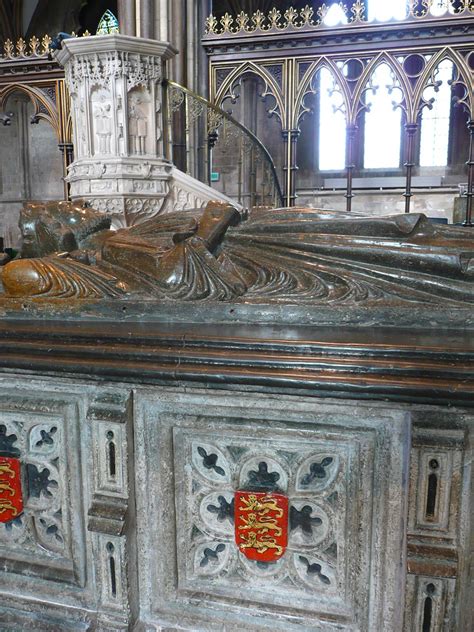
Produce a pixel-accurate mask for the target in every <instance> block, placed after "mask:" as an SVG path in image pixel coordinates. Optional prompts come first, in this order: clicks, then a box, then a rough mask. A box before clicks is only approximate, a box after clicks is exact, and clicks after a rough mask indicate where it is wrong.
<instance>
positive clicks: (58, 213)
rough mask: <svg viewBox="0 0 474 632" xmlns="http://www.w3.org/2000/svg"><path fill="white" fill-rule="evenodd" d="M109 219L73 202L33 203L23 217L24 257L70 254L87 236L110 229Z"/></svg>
mask: <svg viewBox="0 0 474 632" xmlns="http://www.w3.org/2000/svg"><path fill="white" fill-rule="evenodd" d="M109 225H110V220H108V219H107V218H104V216H103V215H102V214H101V213H99V212H98V211H95V210H94V209H90V208H84V207H83V206H82V205H80V204H74V203H71V202H52V203H46V204H44V203H43V204H41V203H30V204H28V205H26V206H25V208H24V209H23V210H22V212H21V215H20V222H19V226H20V231H21V235H22V240H23V246H22V257H23V258H35V257H43V256H45V255H49V254H52V253H55V252H65V251H67V252H71V251H72V250H75V249H76V248H78V246H79V243H80V241H81V240H82V239H84V238H85V237H87V236H89V235H91V234H92V233H94V232H97V231H99V230H101V229H104V228H108V226H109Z"/></svg>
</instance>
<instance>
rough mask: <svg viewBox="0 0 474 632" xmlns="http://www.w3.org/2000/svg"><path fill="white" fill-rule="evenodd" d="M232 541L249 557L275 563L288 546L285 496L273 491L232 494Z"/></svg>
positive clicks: (286, 499) (286, 501)
mask: <svg viewBox="0 0 474 632" xmlns="http://www.w3.org/2000/svg"><path fill="white" fill-rule="evenodd" d="M234 523H235V541H236V544H237V546H238V547H239V550H240V551H241V552H242V553H243V554H244V555H245V556H246V557H248V558H249V559H250V560H257V561H259V562H275V561H276V560H279V559H280V557H281V556H282V555H283V553H284V552H285V549H286V547H287V545H288V498H287V497H286V496H284V495H283V494H276V493H273V492H246V491H238V492H235V495H234Z"/></svg>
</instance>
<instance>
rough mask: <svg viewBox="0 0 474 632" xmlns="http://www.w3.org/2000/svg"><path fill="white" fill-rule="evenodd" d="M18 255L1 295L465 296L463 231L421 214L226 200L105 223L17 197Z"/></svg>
mask: <svg viewBox="0 0 474 632" xmlns="http://www.w3.org/2000/svg"><path fill="white" fill-rule="evenodd" d="M20 229H21V232H22V236H23V248H22V252H21V258H19V259H16V260H15V261H12V262H8V263H7V264H6V265H5V266H4V267H3V268H2V282H3V288H4V290H3V292H4V294H3V298H4V300H8V298H15V297H34V298H35V299H41V300H44V301H47V300H48V299H58V298H61V299H64V300H69V301H72V300H77V299H102V298H111V297H117V298H119V297H121V298H125V299H126V298H130V299H137V298H140V297H149V298H154V299H160V300H163V301H232V302H243V303H263V304H272V303H287V304H298V303H302V304H329V305H332V304H334V305H351V304H363V305H377V304H385V305H391V304H393V305H397V304H406V303H413V302H416V303H428V304H452V305H457V306H460V305H462V304H464V303H466V302H469V303H472V302H473V301H474V291H473V284H472V280H473V275H474V263H473V262H474V247H473V241H472V237H471V235H470V233H469V232H467V231H466V230H465V229H463V228H457V227H452V226H441V225H434V224H431V223H430V222H429V221H428V219H427V218H426V217H425V216H424V215H422V214H408V215H393V216H388V217H378V218H374V217H363V216H358V215H355V214H347V213H340V212H336V211H326V210H317V209H311V208H279V209H255V210H253V211H252V212H251V213H250V214H249V215H248V216H245V215H241V214H240V213H239V212H238V211H237V210H236V209H235V208H233V207H232V206H231V205H226V204H220V203H209V204H208V205H207V207H206V208H205V209H204V210H192V211H184V212H178V213H169V214H166V215H162V216H158V217H156V218H153V219H151V220H149V221H146V222H143V223H142V224H139V225H137V226H133V227H131V228H125V229H120V230H117V231H113V230H110V222H109V220H108V219H107V218H105V217H104V215H103V214H101V213H99V212H98V211H95V210H94V209H91V208H87V207H85V206H84V205H83V204H81V203H80V202H76V203H71V202H48V203H35V204H26V205H25V208H24V209H23V211H22V214H21V218H20Z"/></svg>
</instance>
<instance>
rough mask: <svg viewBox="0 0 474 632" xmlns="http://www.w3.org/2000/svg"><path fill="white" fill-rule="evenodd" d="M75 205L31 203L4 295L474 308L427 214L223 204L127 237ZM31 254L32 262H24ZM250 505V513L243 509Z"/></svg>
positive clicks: (446, 239) (458, 244)
mask: <svg viewBox="0 0 474 632" xmlns="http://www.w3.org/2000/svg"><path fill="white" fill-rule="evenodd" d="M109 227H110V219H107V218H106V217H104V216H103V215H102V214H101V213H99V212H97V211H94V210H93V209H88V208H82V207H81V205H80V204H77V203H76V204H71V203H68V202H59V203H58V202H56V203H55V202H50V203H45V204H29V205H27V206H26V207H25V209H24V210H23V212H22V215H21V219H20V229H21V232H22V235H23V250H22V259H20V260H17V261H13V262H11V263H8V264H7V265H6V266H5V267H4V268H3V269H2V270H3V272H2V281H3V286H4V290H5V294H6V295H7V296H37V297H43V298H48V297H69V298H73V297H75V298H88V297H103V296H127V297H131V298H133V297H138V296H149V297H154V298H159V299H163V300H170V299H171V300H215V301H231V300H232V301H240V302H245V303H307V304H311V305H314V304H329V305H338V304H342V305H351V304H360V303H362V304H364V305H375V304H377V303H381V302H382V303H383V304H386V305H398V304H407V303H413V302H415V303H428V304H430V303H434V304H437V303H438V304H439V303H442V304H444V305H446V304H452V305H464V304H465V303H466V302H470V303H472V302H474V287H473V283H472V281H473V277H474V245H473V242H472V237H471V234H470V233H469V232H468V231H466V230H465V229H463V228H456V227H452V226H439V225H433V224H431V223H430V222H429V221H428V220H427V219H426V217H425V216H424V215H421V214H411V215H394V216H391V217H379V218H373V217H368V218H366V217H362V216H357V215H355V214H345V213H339V212H335V211H320V210H316V209H306V208H288V209H284V208H283V209H269V210H262V209H258V210H256V211H254V212H253V213H250V217H248V218H242V217H241V216H240V214H239V213H238V211H236V209H234V208H233V207H232V206H230V205H224V204H219V203H209V204H208V205H207V207H206V208H205V209H204V210H203V211H202V210H192V211H181V212H178V213H169V214H167V215H164V216H157V217H155V218H153V219H150V220H148V221H145V222H143V223H142V224H138V225H136V226H133V227H131V228H128V229H120V230H118V231H115V232H114V231H111V230H109ZM26 257H34V258H33V259H27V258H26ZM253 509H254V507H250V506H249V508H248V510H249V511H251V510H253Z"/></svg>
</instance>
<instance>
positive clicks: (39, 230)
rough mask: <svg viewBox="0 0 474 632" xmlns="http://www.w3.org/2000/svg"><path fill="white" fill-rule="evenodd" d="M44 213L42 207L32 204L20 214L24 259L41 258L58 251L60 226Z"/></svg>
mask: <svg viewBox="0 0 474 632" xmlns="http://www.w3.org/2000/svg"><path fill="white" fill-rule="evenodd" d="M45 211H46V208H45V206H44V205H39V204H32V205H30V206H29V207H28V208H25V209H24V210H23V211H22V213H21V216H20V222H19V226H20V231H21V236H22V242H23V245H22V249H21V252H22V257H24V258H34V257H41V256H43V255H46V254H51V253H53V252H57V251H58V250H59V229H60V225H59V223H58V222H54V221H53V219H52V218H51V217H49V216H48V215H47V213H46V212H45ZM55 229H56V230H55Z"/></svg>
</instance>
